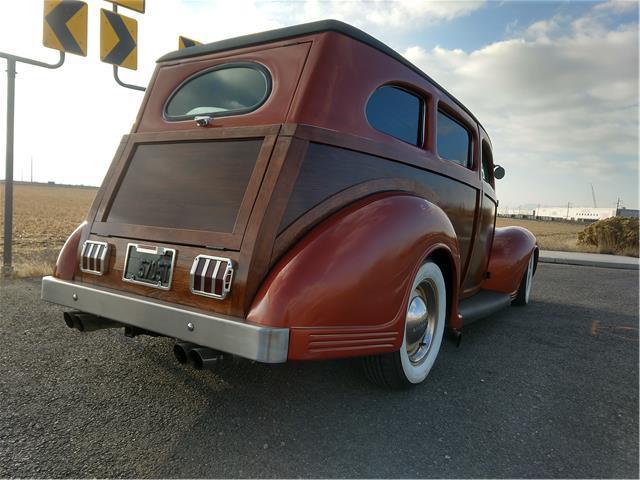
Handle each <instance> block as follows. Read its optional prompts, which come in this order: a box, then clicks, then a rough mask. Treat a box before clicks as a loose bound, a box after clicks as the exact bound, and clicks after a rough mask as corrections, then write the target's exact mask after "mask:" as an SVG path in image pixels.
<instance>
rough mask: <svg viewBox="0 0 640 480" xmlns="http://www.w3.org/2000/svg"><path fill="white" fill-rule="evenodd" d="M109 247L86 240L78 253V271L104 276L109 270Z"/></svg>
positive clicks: (105, 244)
mask: <svg viewBox="0 0 640 480" xmlns="http://www.w3.org/2000/svg"><path fill="white" fill-rule="evenodd" d="M110 250H111V249H110V245H109V244H108V243H106V242H97V241H95V240H87V241H86V242H84V245H82V252H81V253H80V271H82V272H85V273H91V274H93V275H104V274H105V273H107V271H108V270H109V253H110Z"/></svg>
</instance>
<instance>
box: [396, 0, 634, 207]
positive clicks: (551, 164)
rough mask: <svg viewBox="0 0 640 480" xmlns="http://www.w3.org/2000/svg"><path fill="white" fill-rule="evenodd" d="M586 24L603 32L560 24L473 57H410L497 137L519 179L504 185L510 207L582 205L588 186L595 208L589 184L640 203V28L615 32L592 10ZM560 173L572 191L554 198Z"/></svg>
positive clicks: (437, 51) (537, 26)
mask: <svg viewBox="0 0 640 480" xmlns="http://www.w3.org/2000/svg"><path fill="white" fill-rule="evenodd" d="M597 14H598V15H601V14H602V9H601V10H600V11H598V12H597ZM581 20H585V22H586V21H587V20H588V21H589V22H592V23H593V22H596V23H597V26H598V28H596V29H593V28H592V29H590V30H588V31H587V30H585V29H584V28H583V26H584V24H581V23H580V22H575V21H574V22H573V26H572V27H570V28H562V26H561V24H562V23H563V22H564V23H567V19H559V18H553V19H550V20H547V21H541V22H536V23H534V24H533V25H531V26H530V27H529V28H527V29H525V30H524V31H523V32H522V35H521V36H520V38H513V39H510V40H505V41H501V42H496V43H494V44H491V45H488V46H486V47H484V48H481V49H478V50H475V51H472V52H470V53H466V52H462V51H460V50H447V49H443V48H440V47H436V48H434V49H431V50H428V51H427V50H425V49H424V48H422V47H420V46H414V47H411V48H409V49H407V50H406V51H405V52H404V55H405V56H406V57H407V58H408V59H409V60H411V61H412V62H414V63H415V64H416V65H418V66H419V67H421V68H423V69H424V70H425V71H426V72H427V73H429V75H431V76H432V77H433V78H434V79H435V80H436V81H438V82H439V83H441V84H442V85H444V86H446V88H447V89H448V90H449V91H450V92H451V93H453V94H454V95H455V96H456V97H458V98H459V99H460V100H461V101H462V102H464V103H465V104H466V105H467V106H468V107H469V108H470V109H471V110H472V111H473V112H474V113H475V114H476V115H477V117H478V118H479V119H480V121H481V122H482V123H483V125H484V126H485V128H486V129H487V130H488V132H489V134H490V135H491V138H492V141H493V144H494V149H495V157H496V160H497V161H498V162H500V163H502V164H503V165H505V166H506V167H507V171H508V172H509V175H510V176H509V177H508V181H505V182H504V186H503V185H500V187H499V188H500V191H501V196H502V197H503V199H505V197H506V201H507V202H519V203H560V202H566V201H567V200H572V201H576V200H575V199H574V198H571V195H576V191H579V190H580V189H581V188H582V187H581V186H580V185H581V184H582V183H584V185H586V187H584V192H583V193H580V194H578V195H582V196H581V197H580V200H581V201H582V202H586V201H587V200H588V198H589V197H588V194H589V193H590V190H588V188H587V187H588V184H589V182H592V183H593V184H594V185H595V186H596V188H600V190H601V191H602V192H605V194H604V195H602V196H603V197H606V198H607V201H608V202H610V203H611V202H613V203H615V200H616V196H617V195H618V194H620V192H621V191H622V192H624V193H622V195H624V196H625V197H626V198H625V200H626V201H627V203H628V204H632V205H633V204H636V202H637V195H638V183H637V175H638V163H637V158H638V25H637V24H634V25H627V26H621V27H619V28H617V29H614V30H610V29H607V28H605V26H604V25H603V23H601V22H600V21H598V18H597V16H594V15H593V14H592V12H589V13H588V14H587V15H585V16H584V17H583V18H582V19H581ZM556 175H561V176H562V177H563V178H565V181H564V185H565V186H564V188H557V189H555V190H553V191H551V189H549V188H548V187H547V186H546V184H547V183H548V182H549V181H550V178H551V177H552V176H556ZM532 185H539V187H538V188H531V186H532ZM505 194H506V195H505ZM567 197H569V198H567ZM587 204H588V203H587Z"/></svg>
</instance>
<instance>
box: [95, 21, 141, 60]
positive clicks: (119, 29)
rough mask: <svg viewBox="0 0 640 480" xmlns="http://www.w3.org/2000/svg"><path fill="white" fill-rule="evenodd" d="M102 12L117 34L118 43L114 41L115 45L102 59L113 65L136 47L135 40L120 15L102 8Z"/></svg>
mask: <svg viewBox="0 0 640 480" xmlns="http://www.w3.org/2000/svg"><path fill="white" fill-rule="evenodd" d="M103 12H104V14H105V15H106V16H107V20H109V23H110V24H111V26H112V27H113V31H114V32H116V35H117V36H118V43H116V46H115V47H113V48H112V49H111V51H110V52H109V53H108V54H107V56H106V57H105V58H104V60H103V61H104V62H107V63H113V64H114V65H120V64H121V63H122V62H124V60H125V59H126V58H127V57H128V56H129V54H130V53H131V52H133V50H134V49H135V48H136V42H135V41H134V40H133V37H132V36H131V34H130V33H129V29H128V28H127V26H126V25H125V24H124V21H123V20H122V17H120V15H118V14H116V13H112V12H109V11H106V10H103Z"/></svg>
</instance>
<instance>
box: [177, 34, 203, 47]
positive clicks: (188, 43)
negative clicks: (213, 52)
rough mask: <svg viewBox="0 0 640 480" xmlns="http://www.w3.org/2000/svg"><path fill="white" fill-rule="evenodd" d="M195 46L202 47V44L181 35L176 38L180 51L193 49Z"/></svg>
mask: <svg viewBox="0 0 640 480" xmlns="http://www.w3.org/2000/svg"><path fill="white" fill-rule="evenodd" d="M196 45H202V42H198V41H197V40H192V39H190V38H187V37H183V36H182V35H180V36H179V37H178V50H182V49H183V48H189V47H195V46H196Z"/></svg>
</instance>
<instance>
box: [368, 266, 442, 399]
mask: <svg viewBox="0 0 640 480" xmlns="http://www.w3.org/2000/svg"><path fill="white" fill-rule="evenodd" d="M446 313H447V290H446V284H445V281H444V276H443V275H442V271H441V270H440V268H439V267H438V265H437V264H435V263H434V262H431V261H427V262H425V263H424V264H423V265H422V266H421V267H420V269H419V270H418V273H417V274H416V276H415V278H414V280H413V284H412V288H411V291H410V294H409V300H408V303H407V311H406V315H405V321H404V336H403V339H402V346H401V347H400V350H398V351H397V352H393V353H388V354H384V355H376V356H373V357H367V358H365V359H364V367H365V373H366V375H367V377H368V378H369V379H370V380H371V381H373V382H374V383H377V384H380V385H382V386H385V387H403V386H410V385H415V384H418V383H421V382H422V381H424V379H425V378H427V375H429V372H430V371H431V368H432V367H433V365H434V363H435V361H436V358H437V356H438V352H439V351H440V346H441V344H442V337H443V334H444V327H445V323H446Z"/></svg>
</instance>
